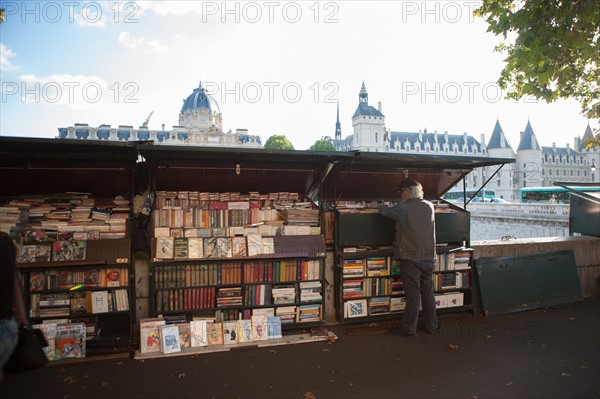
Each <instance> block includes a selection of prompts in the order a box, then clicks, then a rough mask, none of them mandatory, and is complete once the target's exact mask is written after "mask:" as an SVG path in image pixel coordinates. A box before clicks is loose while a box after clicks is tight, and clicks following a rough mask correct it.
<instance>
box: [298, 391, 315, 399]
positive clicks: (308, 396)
mask: <svg viewBox="0 0 600 399" xmlns="http://www.w3.org/2000/svg"><path fill="white" fill-rule="evenodd" d="M302 398H304V399H317V395H315V394H314V393H312V392H304V395H302Z"/></svg>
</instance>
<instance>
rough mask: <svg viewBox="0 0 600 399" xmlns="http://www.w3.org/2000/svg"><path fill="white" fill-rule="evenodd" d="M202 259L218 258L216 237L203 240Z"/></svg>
mask: <svg viewBox="0 0 600 399" xmlns="http://www.w3.org/2000/svg"><path fill="white" fill-rule="evenodd" d="M204 257H205V258H217V257H219V248H218V247H217V237H209V238H205V239H204Z"/></svg>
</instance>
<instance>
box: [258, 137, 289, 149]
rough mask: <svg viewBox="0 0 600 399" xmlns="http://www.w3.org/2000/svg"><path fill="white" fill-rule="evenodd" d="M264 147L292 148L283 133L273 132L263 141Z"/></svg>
mask: <svg viewBox="0 0 600 399" xmlns="http://www.w3.org/2000/svg"><path fill="white" fill-rule="evenodd" d="M265 148H266V149H268V150H293V149H294V146H293V145H292V143H291V142H290V141H289V140H288V139H287V137H285V135H283V134H279V135H278V134H274V135H273V136H271V137H269V138H268V139H267V141H266V142H265Z"/></svg>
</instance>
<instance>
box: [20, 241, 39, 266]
mask: <svg viewBox="0 0 600 399" xmlns="http://www.w3.org/2000/svg"><path fill="white" fill-rule="evenodd" d="M36 247H37V245H35V244H30V245H21V247H20V249H19V258H18V262H20V263H29V262H35V251H36Z"/></svg>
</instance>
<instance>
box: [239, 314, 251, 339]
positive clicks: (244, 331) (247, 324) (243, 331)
mask: <svg viewBox="0 0 600 399" xmlns="http://www.w3.org/2000/svg"><path fill="white" fill-rule="evenodd" d="M236 324H237V338H238V342H252V321H251V320H250V319H242V320H237V321H236Z"/></svg>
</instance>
